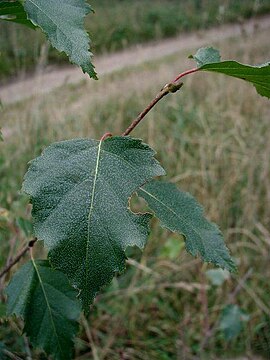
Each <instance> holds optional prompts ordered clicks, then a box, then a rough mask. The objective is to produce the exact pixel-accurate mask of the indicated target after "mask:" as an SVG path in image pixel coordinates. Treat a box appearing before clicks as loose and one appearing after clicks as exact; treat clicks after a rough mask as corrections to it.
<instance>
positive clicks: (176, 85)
mask: <svg viewBox="0 0 270 360" xmlns="http://www.w3.org/2000/svg"><path fill="white" fill-rule="evenodd" d="M182 86H183V83H182V82H177V81H175V82H172V83H170V84H166V85H165V86H164V88H163V89H162V90H161V91H160V92H159V93H158V94H157V95H156V97H155V98H154V99H153V100H152V101H151V102H150V103H149V104H148V105H147V106H146V108H145V109H144V110H143V111H142V112H141V113H140V114H139V115H138V116H137V117H136V119H134V120H133V121H132V123H131V124H130V125H129V127H128V128H127V129H126V130H125V131H124V132H123V134H122V136H127V135H129V134H130V133H131V131H132V130H133V129H134V128H135V127H136V126H137V125H138V124H139V123H140V122H141V121H142V119H143V118H144V117H145V115H146V114H147V113H148V112H149V111H150V110H151V109H152V108H153V107H154V106H155V105H156V104H157V103H158V102H159V101H160V100H161V99H162V98H163V97H164V96H166V95H168V94H169V93H175V92H176V91H178V90H179V89H180V88H181V87H182Z"/></svg>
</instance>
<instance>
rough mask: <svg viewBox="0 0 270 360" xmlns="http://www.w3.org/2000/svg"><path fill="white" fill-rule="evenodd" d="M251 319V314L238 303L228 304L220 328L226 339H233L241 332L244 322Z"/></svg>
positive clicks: (223, 312)
mask: <svg viewBox="0 0 270 360" xmlns="http://www.w3.org/2000/svg"><path fill="white" fill-rule="evenodd" d="M248 320H249V316H248V315H247V314H246V313H244V312H243V311H242V310H241V309H240V308H239V306H237V305H232V304H230V305H228V306H226V307H225V308H224V309H223V311H222V315H221V319H220V324H219V329H220V330H222V331H223V333H224V337H225V339H226V340H232V339H233V338H235V337H236V336H237V335H239V334H240V332H241V330H242V329H243V323H244V322H246V321H248Z"/></svg>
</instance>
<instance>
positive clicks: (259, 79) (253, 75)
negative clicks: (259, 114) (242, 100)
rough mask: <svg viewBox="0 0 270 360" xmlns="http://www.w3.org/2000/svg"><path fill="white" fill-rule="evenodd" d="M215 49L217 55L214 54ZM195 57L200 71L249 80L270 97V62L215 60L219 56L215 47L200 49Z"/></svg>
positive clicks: (260, 92) (264, 94)
mask: <svg viewBox="0 0 270 360" xmlns="http://www.w3.org/2000/svg"><path fill="white" fill-rule="evenodd" d="M214 51H215V52H216V55H214ZM198 53H199V54H198ZM193 58H194V59H195V60H196V62H197V65H198V69H199V70H200V71H211V72H217V73H221V74H225V75H229V76H233V77H236V78H238V79H242V80H245V81H248V82H250V83H252V84H253V85H254V86H255V88H256V90H257V92H258V93H259V94H260V95H262V96H266V97H267V98H270V63H266V64H262V65H257V66H251V65H245V64H241V63H239V62H237V61H216V62H213V60H214V59H215V58H216V59H217V58H218V55H217V50H215V49H213V48H202V49H199V50H198V52H197V53H196V54H195V55H194V56H193ZM207 59H209V61H207Z"/></svg>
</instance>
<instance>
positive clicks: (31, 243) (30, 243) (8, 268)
mask: <svg viewBox="0 0 270 360" xmlns="http://www.w3.org/2000/svg"><path fill="white" fill-rule="evenodd" d="M36 241H37V239H36V238H35V239H33V240H30V241H29V242H28V244H27V245H26V246H25V247H23V248H22V250H21V251H20V252H19V253H18V254H17V255H16V256H15V258H14V259H13V260H11V261H10V262H8V263H7V264H6V265H5V266H4V267H3V269H2V270H1V271H0V279H1V278H2V277H3V276H4V275H5V274H6V273H7V272H8V271H9V270H10V269H11V268H12V266H14V265H15V264H17V262H19V261H20V259H21V258H22V257H23V256H24V254H26V253H27V251H28V250H30V249H31V248H32V247H33V246H34V245H35V242H36Z"/></svg>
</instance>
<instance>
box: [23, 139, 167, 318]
mask: <svg viewBox="0 0 270 360" xmlns="http://www.w3.org/2000/svg"><path fill="white" fill-rule="evenodd" d="M154 154H155V153H154V151H153V150H152V149H150V148H149V147H148V146H147V145H146V144H143V143H142V142H141V140H138V139H132V138H129V137H111V138H107V139H106V140H104V141H96V140H90V139H75V140H69V141H63V142H59V143H55V144H53V145H51V146H49V147H48V148H47V149H46V150H45V151H44V152H43V154H42V155H41V156H40V157H38V158H37V159H36V160H34V161H32V162H31V165H30V168H29V170H28V172H27V174H26V176H25V181H24V184H23V190H24V191H25V192H26V193H27V194H29V195H30V200H31V202H32V204H33V211H32V215H33V218H34V232H35V236H36V237H37V238H38V239H40V240H44V242H45V245H46V247H48V248H49V250H50V252H49V258H50V260H51V262H52V264H53V266H54V267H56V268H57V269H60V270H61V271H63V272H64V273H65V274H67V276H68V277H69V279H70V280H71V282H72V284H73V285H74V286H75V287H76V288H78V289H79V290H80V295H79V296H80V299H81V300H82V303H83V308H84V310H85V312H88V311H89V305H90V304H91V302H92V301H93V299H94V297H95V295H96V293H97V292H98V291H99V290H100V288H101V287H102V286H104V285H106V284H108V283H109V282H110V281H111V280H112V278H113V276H114V275H115V273H117V272H122V271H123V270H124V269H125V259H126V255H125V250H126V248H127V247H128V246H137V247H139V248H140V249H142V248H143V247H144V245H145V243H146V239H147V236H148V232H149V226H148V223H149V220H150V218H151V215H150V214H134V213H133V212H131V211H130V210H129V208H128V199H129V198H130V197H131V195H132V193H133V192H134V191H136V189H137V188H138V187H139V186H141V185H142V184H143V183H145V182H146V181H147V180H150V179H151V178H153V177H155V176H158V175H162V174H164V170H163V169H162V168H161V166H160V165H159V164H158V162H157V161H156V160H155V159H154V158H153V156H154Z"/></svg>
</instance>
